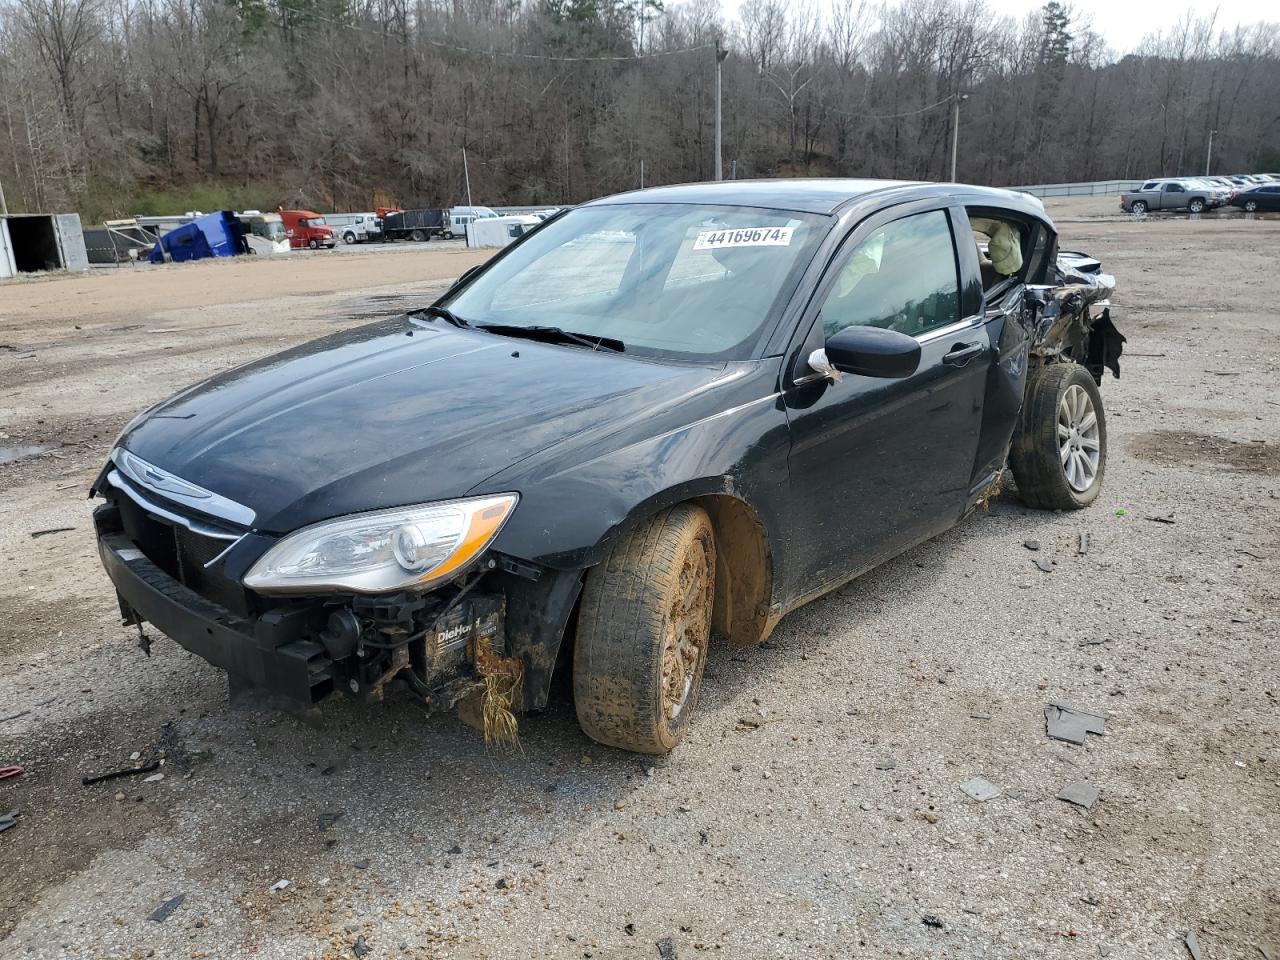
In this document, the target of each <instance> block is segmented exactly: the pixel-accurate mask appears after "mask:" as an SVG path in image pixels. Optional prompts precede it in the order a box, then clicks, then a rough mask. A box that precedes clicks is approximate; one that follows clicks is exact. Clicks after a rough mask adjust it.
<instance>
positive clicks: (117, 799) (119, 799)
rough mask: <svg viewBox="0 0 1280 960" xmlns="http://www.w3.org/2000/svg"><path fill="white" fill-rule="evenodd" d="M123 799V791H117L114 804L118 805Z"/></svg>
mask: <svg viewBox="0 0 1280 960" xmlns="http://www.w3.org/2000/svg"><path fill="white" fill-rule="evenodd" d="M123 799H124V791H123V790H117V791H116V803H119V802H120V801H121V800H123Z"/></svg>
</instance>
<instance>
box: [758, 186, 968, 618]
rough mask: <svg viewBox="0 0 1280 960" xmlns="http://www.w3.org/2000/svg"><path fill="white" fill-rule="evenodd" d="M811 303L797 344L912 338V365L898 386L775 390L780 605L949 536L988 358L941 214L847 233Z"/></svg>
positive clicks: (961, 496)
mask: <svg viewBox="0 0 1280 960" xmlns="http://www.w3.org/2000/svg"><path fill="white" fill-rule="evenodd" d="M818 302H819V303H820V304H821V307H820V312H819V314H818V316H817V318H816V320H815V326H814V327H813V328H812V329H811V331H810V334H809V336H810V341H809V344H814V343H816V344H817V345H821V343H822V342H823V341H824V340H825V338H826V337H830V336H831V335H832V334H834V333H836V332H837V331H839V330H841V329H843V328H845V327H847V326H850V325H853V324H868V325H872V326H878V327H887V328H891V329H895V330H899V331H900V332H903V333H906V334H909V335H910V336H913V337H915V338H916V339H917V340H918V341H919V343H920V350H921V357H920V365H919V367H918V368H917V370H916V372H915V373H914V374H912V375H911V376H909V377H906V378H903V379H896V380H890V379H877V378H872V377H863V376H856V375H853V374H845V375H843V376H842V378H841V379H840V380H838V381H831V380H828V379H826V378H825V377H821V376H810V377H808V378H800V379H798V381H797V382H794V383H791V384H790V385H789V386H787V388H786V389H785V390H784V393H783V396H784V399H785V402H786V405H787V412H788V417H789V420H790V425H791V436H792V446H791V457H790V484H791V498H790V501H791V504H792V506H793V522H792V525H791V529H790V539H791V541H792V554H793V556H794V558H795V562H794V563H791V564H788V566H789V568H790V569H789V570H788V571H787V577H786V578H787V580H788V581H789V582H788V587H789V588H790V589H789V593H790V596H791V597H792V598H799V597H804V596H807V595H809V594H811V593H813V592H816V591H819V590H821V589H822V588H823V587H825V586H829V585H831V584H832V583H834V582H838V581H840V580H844V579H848V578H849V577H851V576H855V575H856V574H858V573H861V572H862V571H864V570H867V569H869V568H870V567H872V566H875V565H876V564H877V563H879V562H881V561H883V560H885V559H887V558H889V557H891V556H894V555H895V554H897V553H900V552H901V551H902V550H905V549H906V548H908V547H910V546H911V545H912V544H914V543H918V542H919V541H921V540H923V539H926V538H928V537H929V536H932V535H934V534H936V533H938V532H940V531H942V530H944V529H946V528H947V527H948V526H950V525H951V524H953V523H955V522H956V520H957V519H958V518H959V517H960V515H961V512H962V511H963V510H964V508H965V506H966V504H967V500H968V494H969V487H970V481H971V478H972V475H973V470H974V458H975V455H976V452H977V447H978V437H979V434H980V432H981V427H982V401H983V393H984V388H985V384H986V378H987V370H988V367H989V365H990V362H991V356H992V350H991V344H990V342H989V340H988V336H987V330H986V328H985V326H984V324H983V318H982V316H981V315H978V316H972V317H962V316H961V309H960V303H961V298H960V285H959V271H958V268H957V261H956V248H955V241H954V239H953V230H952V225H951V217H949V216H948V213H947V211H946V210H943V209H934V210H924V211H922V212H918V213H913V214H911V215H908V216H900V217H899V218H898V219H894V220H888V221H887V222H886V221H885V219H884V217H883V215H882V217H881V218H880V219H879V220H873V221H869V222H867V223H864V224H863V225H862V226H859V227H858V228H857V229H856V230H855V231H854V233H853V234H852V236H851V237H850V239H849V241H847V242H846V243H845V253H844V255H843V256H842V257H839V258H837V260H836V261H835V262H834V263H833V264H832V266H831V268H830V269H829V270H828V272H827V275H826V278H825V279H824V281H823V283H822V285H821V287H820V290H819V296H818ZM807 348H808V345H806V348H805V349H807Z"/></svg>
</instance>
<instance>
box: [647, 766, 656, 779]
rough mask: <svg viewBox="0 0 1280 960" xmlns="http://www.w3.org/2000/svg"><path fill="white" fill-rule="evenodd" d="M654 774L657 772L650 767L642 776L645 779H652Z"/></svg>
mask: <svg viewBox="0 0 1280 960" xmlns="http://www.w3.org/2000/svg"><path fill="white" fill-rule="evenodd" d="M656 772H657V771H656V770H655V769H654V768H653V767H650V768H649V769H648V770H646V771H645V772H644V775H645V776H646V777H652V776H653V775H654V774H655V773H656Z"/></svg>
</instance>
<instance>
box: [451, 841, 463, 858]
mask: <svg viewBox="0 0 1280 960" xmlns="http://www.w3.org/2000/svg"><path fill="white" fill-rule="evenodd" d="M449 853H450V854H451V855H452V856H455V857H456V856H458V855H459V854H461V853H462V848H461V847H460V846H458V845H457V844H456V843H455V844H454V845H453V846H452V847H450V848H449Z"/></svg>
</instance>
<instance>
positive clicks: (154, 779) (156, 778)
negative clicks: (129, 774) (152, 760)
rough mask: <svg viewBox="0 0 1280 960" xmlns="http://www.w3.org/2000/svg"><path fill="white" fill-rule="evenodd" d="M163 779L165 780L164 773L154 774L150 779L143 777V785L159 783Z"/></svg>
mask: <svg viewBox="0 0 1280 960" xmlns="http://www.w3.org/2000/svg"><path fill="white" fill-rule="evenodd" d="M163 779H164V774H163V773H153V774H152V775H151V776H149V777H143V778H142V782H143V783H159V782H160V781H161V780H163Z"/></svg>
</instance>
